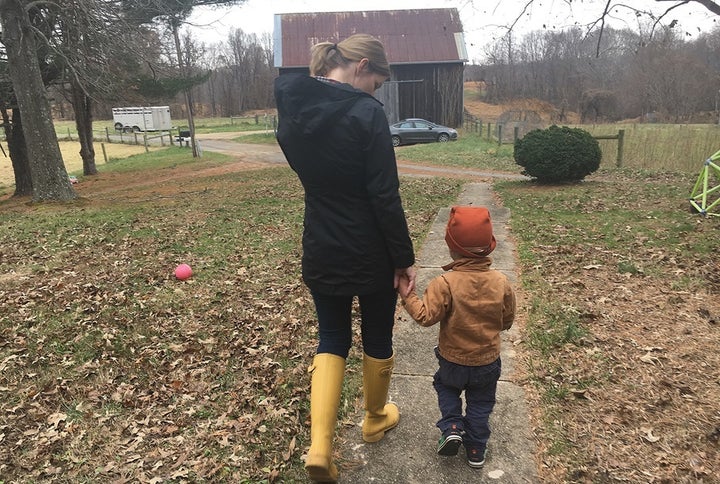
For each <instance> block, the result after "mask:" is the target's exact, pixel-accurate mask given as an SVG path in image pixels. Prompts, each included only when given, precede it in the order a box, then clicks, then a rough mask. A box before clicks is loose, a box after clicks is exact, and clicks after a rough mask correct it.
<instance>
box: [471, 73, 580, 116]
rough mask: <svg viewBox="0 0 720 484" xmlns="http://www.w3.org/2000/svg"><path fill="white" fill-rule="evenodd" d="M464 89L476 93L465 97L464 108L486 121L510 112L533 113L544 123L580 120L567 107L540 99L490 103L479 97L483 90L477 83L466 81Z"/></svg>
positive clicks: (576, 114)
mask: <svg viewBox="0 0 720 484" xmlns="http://www.w3.org/2000/svg"><path fill="white" fill-rule="evenodd" d="M465 90H466V91H468V92H470V93H478V94H477V95H476V96H471V98H470V99H467V98H466V99H465V110H466V111H467V112H468V113H469V114H471V115H473V116H476V117H478V118H480V119H482V120H483V122H486V123H495V122H497V121H498V120H499V119H500V118H501V117H502V116H503V115H504V114H507V113H511V112H519V113H526V114H527V113H535V114H537V116H538V117H539V118H540V120H541V121H542V122H543V123H546V124H552V123H569V124H576V123H579V122H580V115H579V114H578V113H575V112H573V111H570V110H568V109H567V107H563V106H555V105H553V104H551V103H549V102H546V101H541V100H540V99H513V100H511V101H508V102H504V103H501V104H490V103H487V102H484V101H481V100H480V99H479V98H480V96H481V94H480V93H482V91H483V90H482V87H481V86H479V85H478V83H476V82H466V83H465ZM521 116H522V114H521Z"/></svg>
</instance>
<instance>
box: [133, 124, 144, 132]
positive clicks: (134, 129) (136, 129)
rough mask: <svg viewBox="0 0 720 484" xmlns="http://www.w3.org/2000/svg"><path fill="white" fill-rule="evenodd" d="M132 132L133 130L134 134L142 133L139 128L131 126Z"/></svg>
mask: <svg viewBox="0 0 720 484" xmlns="http://www.w3.org/2000/svg"><path fill="white" fill-rule="evenodd" d="M132 130H133V131H134V132H136V133H139V132H140V131H142V130H141V129H140V126H133V127H132Z"/></svg>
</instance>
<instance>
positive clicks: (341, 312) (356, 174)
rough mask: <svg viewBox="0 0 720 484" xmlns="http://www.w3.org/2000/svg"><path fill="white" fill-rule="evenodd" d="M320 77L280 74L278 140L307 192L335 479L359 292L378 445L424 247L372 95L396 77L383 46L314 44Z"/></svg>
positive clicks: (362, 39)
mask: <svg viewBox="0 0 720 484" xmlns="http://www.w3.org/2000/svg"><path fill="white" fill-rule="evenodd" d="M310 74H311V76H306V75H301V74H286V75H282V76H280V77H278V78H277V79H276V81H275V98H276V101H277V107H278V116H279V125H278V132H277V139H278V142H279V143H280V146H281V148H282V150H283V153H284V154H285V158H287V160H288V163H289V164H290V166H291V167H292V169H293V170H294V171H295V172H296V173H297V175H298V177H299V179H300V181H301V183H302V185H303V187H304V189H305V222H304V230H303V257H302V276H303V280H304V282H305V284H306V285H307V286H308V288H309V289H310V292H311V294H312V297H313V300H314V302H315V309H316V311H317V317H318V324H319V337H320V341H319V344H318V349H317V354H316V355H315V358H314V359H313V364H312V366H311V371H312V383H311V394H310V418H311V430H310V437H311V445H310V450H309V451H308V455H307V460H306V462H305V468H306V469H307V471H308V474H309V475H310V478H311V479H313V480H314V481H319V482H335V481H336V480H337V474H338V473H337V468H336V467H335V465H334V464H333V462H332V442H333V439H334V436H335V425H336V421H337V412H338V405H339V403H340V392H341V389H342V382H343V377H344V374H345V360H346V358H347V356H348V353H349V350H350V346H351V344H352V328H351V307H352V301H353V298H354V297H355V296H357V297H358V300H359V304H360V312H361V321H362V322H361V332H362V344H363V390H364V398H365V419H364V421H363V428H362V434H363V439H364V440H365V441H367V442H376V441H378V440H380V439H382V438H383V436H384V435H385V431H387V430H389V429H391V428H394V427H395V426H396V425H397V424H398V421H399V419H400V413H399V411H398V408H397V407H396V406H395V405H394V404H392V403H387V394H388V387H389V385H390V375H391V373H392V368H393V364H394V356H393V349H392V331H393V324H394V320H395V306H396V302H397V292H396V290H395V288H397V286H398V282H399V280H400V278H401V277H404V278H407V282H408V284H409V285H410V286H411V287H412V286H414V281H415V271H414V269H413V263H414V262H415V255H414V252H413V247H412V243H411V241H410V236H409V233H408V228H407V221H406V220H405V214H404V211H403V207H402V203H401V200H400V194H399V191H398V187H399V181H398V174H397V165H396V162H395V152H394V150H393V146H392V140H391V138H390V129H389V127H388V122H387V118H386V116H385V112H384V111H383V108H382V104H381V103H380V102H379V101H378V100H377V99H375V98H374V97H373V96H372V94H373V93H374V92H375V91H376V90H377V89H378V88H379V87H380V86H381V85H382V84H383V82H385V81H386V80H387V79H388V78H389V77H390V66H389V64H388V62H387V59H386V57H385V50H384V48H383V45H382V44H381V43H380V41H378V40H377V39H375V38H373V37H371V36H369V35H365V34H357V35H353V36H351V37H349V38H347V39H345V40H344V41H342V42H338V43H337V44H335V43H332V42H322V43H319V44H317V45H315V46H313V47H312V50H311V61H310Z"/></svg>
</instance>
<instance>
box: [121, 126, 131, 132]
mask: <svg viewBox="0 0 720 484" xmlns="http://www.w3.org/2000/svg"><path fill="white" fill-rule="evenodd" d="M123 133H132V126H125V127H123Z"/></svg>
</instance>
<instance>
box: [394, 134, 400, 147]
mask: <svg viewBox="0 0 720 484" xmlns="http://www.w3.org/2000/svg"><path fill="white" fill-rule="evenodd" d="M392 143H393V146H400V136H393V137H392Z"/></svg>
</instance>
